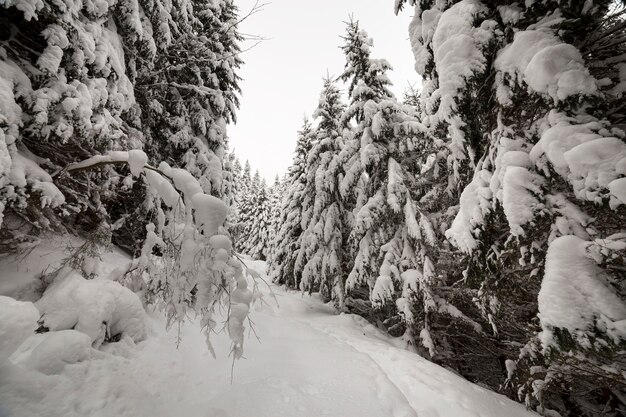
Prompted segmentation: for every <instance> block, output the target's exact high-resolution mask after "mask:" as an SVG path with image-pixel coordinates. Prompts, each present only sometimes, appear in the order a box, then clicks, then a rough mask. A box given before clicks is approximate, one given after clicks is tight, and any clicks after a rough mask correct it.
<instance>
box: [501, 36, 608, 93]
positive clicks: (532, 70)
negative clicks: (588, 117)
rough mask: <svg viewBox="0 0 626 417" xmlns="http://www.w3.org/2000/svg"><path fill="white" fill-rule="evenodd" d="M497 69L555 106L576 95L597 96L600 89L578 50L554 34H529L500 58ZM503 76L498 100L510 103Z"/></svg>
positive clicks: (511, 46)
mask: <svg viewBox="0 0 626 417" xmlns="http://www.w3.org/2000/svg"><path fill="white" fill-rule="evenodd" d="M495 68H496V69H497V70H498V71H500V72H501V73H503V74H507V75H508V76H510V77H511V79H512V80H513V81H514V82H517V83H521V82H524V83H526V85H528V87H529V89H531V90H532V91H535V92H538V93H541V94H546V95H548V96H550V97H551V98H552V99H553V100H554V101H555V102H558V101H563V100H565V99H567V98H568V97H571V96H573V95H578V94H581V95H593V94H595V93H596V92H597V90H598V87H597V85H596V81H595V79H594V78H593V77H592V76H591V75H590V74H589V70H588V69H587V68H586V67H585V63H584V60H583V58H582V55H581V54H580V52H579V51H578V49H576V47H575V46H573V45H570V44H567V43H563V42H562V41H561V40H560V39H559V38H558V37H557V36H556V35H554V34H553V33H552V31H551V30H549V29H548V30H526V31H520V32H517V33H516V34H515V37H514V39H513V42H512V43H511V44H509V45H507V46H506V47H505V48H504V49H503V50H502V51H501V52H500V53H499V55H498V57H497V59H496V61H495ZM502 80H503V78H502V75H499V79H498V81H499V83H500V85H499V86H498V94H497V97H498V100H499V101H500V103H502V104H509V103H510V91H508V89H507V87H505V86H504V85H503V84H502Z"/></svg>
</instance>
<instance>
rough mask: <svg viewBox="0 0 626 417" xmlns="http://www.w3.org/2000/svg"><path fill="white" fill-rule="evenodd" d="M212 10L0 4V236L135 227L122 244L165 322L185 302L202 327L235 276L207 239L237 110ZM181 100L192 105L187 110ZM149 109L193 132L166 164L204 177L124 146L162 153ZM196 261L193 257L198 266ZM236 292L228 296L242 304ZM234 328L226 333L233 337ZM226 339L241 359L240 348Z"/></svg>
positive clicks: (229, 29)
mask: <svg viewBox="0 0 626 417" xmlns="http://www.w3.org/2000/svg"><path fill="white" fill-rule="evenodd" d="M209 7H210V8H211V10H208V9H206V10H205V8H204V3H201V2H198V3H197V4H196V3H194V2H187V1H184V2H176V3H175V4H172V3H171V2H161V1H158V0H157V1H146V2H139V3H137V2H134V1H129V2H123V3H111V4H108V3H102V2H92V1H84V2H70V1H60V2H52V3H50V2H31V1H22V0H18V1H12V2H5V3H3V5H2V6H1V7H0V95H1V96H2V98H3V99H2V100H1V101H2V103H0V128H1V129H0V131H1V133H0V154H1V155H2V156H1V160H2V163H1V164H0V166H1V167H2V168H1V170H0V183H1V184H2V187H1V190H0V206H1V207H0V209H1V210H2V211H4V214H8V217H6V218H7V219H8V218H9V217H10V218H11V219H10V221H4V222H3V223H2V228H1V231H0V233H2V239H3V241H4V242H5V243H6V242H8V243H9V244H12V243H15V242H16V240H18V241H19V239H22V237H26V238H27V239H32V238H33V237H34V236H35V235H37V234H38V233H40V232H41V231H44V230H46V229H53V228H55V229H57V230H61V231H70V232H75V233H79V234H83V235H84V234H91V235H92V236H94V235H96V237H97V238H98V241H97V242H95V243H96V244H107V243H110V241H111V237H112V235H113V239H115V236H116V233H118V231H119V230H121V229H120V226H122V227H123V228H124V229H125V230H127V229H129V228H134V229H136V230H139V229H142V232H141V233H138V234H136V235H134V234H132V233H130V234H128V235H125V237H124V238H123V239H124V240H125V241H126V242H130V245H129V246H127V248H128V249H130V251H131V252H133V251H134V250H135V249H136V248H137V246H138V247H139V248H140V250H139V251H138V252H139V253H138V255H139V256H138V258H136V259H135V260H134V262H133V265H134V269H133V272H132V274H139V275H140V276H139V279H138V280H136V281H138V282H139V281H140V282H141V284H142V285H143V286H144V287H145V286H147V290H148V291H147V292H148V294H149V296H151V297H153V298H154V296H158V298H159V299H160V300H161V301H163V302H164V303H165V305H166V307H167V313H168V317H169V318H170V319H172V320H182V319H184V317H185V310H186V309H187V308H189V307H190V306H191V307H193V306H197V308H198V310H199V311H200V312H202V313H203V314H202V315H203V317H204V318H205V324H206V325H207V329H208V330H211V329H212V324H213V323H211V321H210V315H207V314H204V311H205V310H207V311H208V310H211V309H212V308H213V307H214V305H213V304H214V302H213V301H214V300H216V299H217V298H219V296H216V294H218V293H219V289H217V290H216V288H215V285H214V283H215V282H217V281H220V280H221V281H220V282H222V281H224V280H226V281H233V280H235V281H236V280H239V278H238V277H241V274H240V273H238V272H237V270H236V269H237V266H236V265H235V264H233V265H231V259H230V254H229V247H228V243H227V241H228V238H227V237H226V236H223V233H224V231H223V230H220V231H219V232H220V237H218V238H217V239H216V241H215V242H213V241H212V239H213V237H215V236H212V235H213V234H214V230H216V227H213V226H211V227H210V228H207V227H208V226H206V225H207V224H208V223H209V222H212V223H211V224H221V223H222V222H221V221H220V220H219V219H220V217H221V216H222V214H223V213H222V212H223V210H222V208H223V207H222V205H219V204H217V203H215V204H213V202H212V200H211V199H210V198H209V197H211V196H210V195H209V194H208V192H212V193H215V194H217V195H221V194H222V190H221V183H222V180H221V177H222V175H221V169H222V168H221V158H222V154H221V149H223V147H224V145H225V142H224V140H225V136H224V135H225V132H224V130H223V127H224V126H225V123H226V121H227V120H228V119H229V118H231V117H232V116H233V113H232V112H233V111H234V108H235V105H236V99H235V98H234V94H235V93H236V91H237V86H236V76H235V75H234V73H233V70H234V69H236V67H237V65H238V64H237V62H238V58H237V52H238V47H237V45H236V40H237V36H238V35H237V31H236V30H237V29H236V24H235V23H236V18H235V16H234V12H235V9H234V6H233V4H232V3H231V2H229V1H215V2H211V3H210V4H209ZM178 39H185V42H186V43H185V44H186V45H187V47H188V48H191V49H193V50H194V51H195V52H194V57H196V58H197V59H198V60H204V59H205V58H206V59H209V58H210V59H212V60H214V62H215V65H214V66H212V65H210V64H209V63H208V61H203V63H202V65H194V63H193V62H191V61H194V60H195V59H196V58H194V57H192V56H191V54H190V53H188V52H186V51H185V50H183V49H182V48H183V44H181V43H178V44H177V43H176V42H177V40H178ZM170 47H171V49H170ZM183 64H184V67H185V68H184V69H183V68H182V67H181V65H183ZM185 69H187V70H191V71H192V72H193V75H192V74H190V73H189V72H187V71H186V70H185ZM146 77H148V78H146ZM150 77H155V78H150ZM150 83H151V84H154V85H152V86H150V88H149V86H148V85H147V84H150ZM165 84H167V86H166V85H165ZM170 87H171V88H170ZM168 88H169V90H168ZM172 89H177V90H179V91H178V92H172ZM140 90H141V91H140ZM148 90H149V91H148ZM163 90H167V91H168V93H167V95H165V94H163V95H160V96H159V100H161V101H162V102H159V101H155V100H152V101H150V100H148V98H146V94H148V93H149V94H154V95H159V94H161V93H159V91H163ZM142 91H143V92H142ZM188 91H192V92H193V94H191V95H187V94H186V93H185V92H188ZM146 92H147V93H146ZM150 97H154V96H150ZM185 99H188V100H187V101H185V103H184V104H185V105H189V106H192V107H193V108H186V107H185V105H183V100H185ZM176 103H177V104H176ZM155 108H157V110H155ZM158 109H166V111H168V112H171V114H170V115H171V116H172V119H168V120H167V121H166V122H168V123H169V122H171V123H169V124H167V126H164V125H162V127H164V129H165V128H167V129H169V131H168V135H171V137H176V135H177V134H179V133H180V135H181V136H182V137H184V138H190V137H191V136H193V137H194V141H193V143H192V142H188V143H186V144H185V146H187V148H186V153H185V155H186V157H185V158H183V159H182V160H181V161H175V162H176V163H181V164H186V166H188V168H189V169H190V170H195V172H196V173H199V172H200V171H198V170H197V169H196V168H198V167H204V168H211V170H210V172H209V171H207V170H202V172H201V174H202V175H203V176H202V177H201V178H200V180H201V181H202V184H200V183H198V181H196V180H194V179H193V176H192V175H191V174H189V172H188V171H186V170H181V169H178V168H171V167H170V166H169V165H168V164H167V163H165V164H163V165H160V166H159V168H155V169H156V170H157V171H158V175H160V176H159V177H154V175H157V174H155V173H156V171H155V169H152V168H149V167H147V165H146V164H147V161H148V156H147V155H146V153H144V152H143V151H139V150H133V151H130V152H124V151H122V150H124V149H130V148H142V147H143V148H144V149H146V151H147V152H149V153H150V154H151V155H156V154H158V153H159V152H160V151H159V149H161V150H162V149H163V147H162V146H161V145H162V143H156V141H157V140H159V139H166V138H165V137H164V136H163V137H156V136H154V135H153V134H152V133H153V130H154V129H156V128H155V125H153V124H152V123H153V122H154V123H157V124H158V123H159V120H158V118H154V119H153V118H151V117H150V114H151V113H150V112H152V111H157V113H158ZM168 139H169V138H168ZM199 144H202V145H199ZM179 150H180V149H179ZM98 154H100V155H98ZM92 155H97V156H94V157H93V158H95V159H88V161H90V162H86V163H85V164H80V163H79V164H71V163H72V162H75V161H80V160H84V159H85V158H87V157H90V156H92ZM172 155H173V153H172ZM196 156H197V158H196ZM92 162H93V163H94V165H93V166H91V163H92ZM87 168H89V169H87ZM91 168H94V169H91ZM95 168H97V169H95ZM53 172H54V175H51V173H53ZM153 174H154V175H153ZM205 174H206V175H205ZM151 181H152V182H151ZM164 181H165V182H169V183H170V184H169V186H167V185H166V184H165V183H164ZM203 187H204V188H203ZM204 190H206V193H205V192H204ZM218 201H219V200H218ZM168 204H169V205H168ZM209 206H211V209H210V210H209V209H208V207H209ZM5 208H6V210H5ZM51 209H54V210H51ZM214 209H215V210H214ZM14 219H18V220H20V222H21V221H22V220H26V221H27V223H26V224H27V226H24V224H23V222H22V223H20V222H16V221H13V220H14ZM130 220H132V221H134V222H135V223H134V224H133V225H132V226H129V221H130ZM205 226H206V227H205ZM146 236H147V240H145V242H144V238H145V237H146ZM115 243H118V244H120V242H119V241H117V242H115ZM142 243H143V247H142ZM157 244H158V246H159V249H158V250H155V251H154V253H153V251H152V249H153V247H154V246H155V245H157ZM135 245H137V246H135ZM2 250H4V247H3V249H2ZM157 254H158V255H157ZM96 255H97V254H96ZM199 257H204V261H203V262H202V265H200V263H199V262H195V261H196V260H197V258H199ZM81 259H83V258H82V257H81ZM85 259H86V258H85ZM92 263H93V262H92ZM151 265H152V266H151ZM155 265H158V267H156V266H155ZM72 266H75V267H76V269H78V270H80V271H79V272H82V273H83V275H84V277H91V276H92V275H97V274H96V273H90V272H89V271H88V270H87V269H88V268H87V267H86V265H72ZM233 268H234V269H233ZM148 271H150V273H148ZM199 271H201V272H202V274H199ZM92 272H93V271H92ZM132 274H129V275H127V277H128V278H129V279H130V275H132ZM69 276H70V275H67V274H60V273H57V274H53V276H51V277H50V278H51V279H54V281H53V282H52V287H56V286H57V284H59V285H65V284H64V283H65V279H66V278H67V279H68V280H69V279H70V278H68V277H69ZM200 276H204V277H206V278H207V279H206V280H201V279H199V277H200ZM227 276H228V277H230V278H227ZM81 279H82V277H81ZM145 281H147V282H145ZM233 285H237V286H239V288H242V286H243V285H244V284H240V283H237V284H233ZM140 286H141V285H140ZM52 287H51V288H52ZM203 291H204V292H203ZM194 293H195V294H196V296H195V299H194ZM202 297H204V298H202ZM216 297H217V298H216ZM244 298H245V297H244ZM194 300H195V301H194ZM238 300H239V301H236V300H235V299H233V300H232V301H233V302H243V301H245V300H243V299H238ZM68 302H69V300H68ZM244 304H245V303H244ZM235 310H238V311H239V312H241V311H243V307H242V308H239V307H236V308H235V309H234V310H233V311H235ZM239 316H240V318H241V320H239V319H237V320H235V321H233V323H236V322H239V321H241V323H242V320H243V318H244V316H245V315H241V314H240V315H239ZM100 324H101V322H100V323H98V325H100ZM234 325H235V324H234ZM239 330H241V329H239V328H237V329H236V328H235V327H233V332H232V334H231V336H232V335H235V334H237V335H238V334H239ZM241 331H243V330H241ZM233 337H234V336H233ZM238 337H239V336H237V340H239V339H238ZM241 337H243V333H241ZM233 341H234V342H235V351H236V352H235V354H236V356H237V355H240V347H241V343H240V342H238V341H235V339H233Z"/></svg>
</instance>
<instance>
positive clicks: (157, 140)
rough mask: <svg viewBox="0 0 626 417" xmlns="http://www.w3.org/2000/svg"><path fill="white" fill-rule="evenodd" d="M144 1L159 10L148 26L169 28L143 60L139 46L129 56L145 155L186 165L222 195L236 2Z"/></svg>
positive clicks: (233, 100) (231, 110)
mask: <svg viewBox="0 0 626 417" xmlns="http://www.w3.org/2000/svg"><path fill="white" fill-rule="evenodd" d="M147 3H148V2H147ZM142 7H144V8H147V9H148V10H151V9H152V8H154V9H158V10H159V11H158V12H157V10H155V11H154V15H153V20H152V22H151V23H152V26H153V27H158V28H159V29H158V30H163V28H167V30H166V31H165V32H166V33H161V34H160V36H159V37H158V41H157V43H156V53H155V55H154V57H153V58H152V59H151V60H150V61H149V62H148V63H145V62H144V61H143V60H144V59H145V58H144V56H145V54H141V52H142V51H141V50H140V51H138V55H137V58H134V57H129V61H130V62H129V66H130V67H131V68H136V78H135V90H136V91H137V93H136V95H137V100H138V101H139V102H140V103H141V104H142V106H143V107H144V108H145V109H146V110H147V111H144V112H142V128H143V131H144V133H145V135H146V139H147V140H146V143H147V144H149V146H147V147H146V151H147V153H148V155H149V157H150V158H151V159H154V160H163V161H165V162H167V163H168V164H170V165H171V166H174V167H181V168H185V169H187V170H188V171H189V172H190V173H191V174H192V175H194V176H195V177H196V178H199V179H200V183H201V184H202V188H203V190H205V191H206V192H208V193H211V194H213V195H216V196H221V195H222V193H223V189H222V188H223V185H222V175H221V173H222V159H223V158H224V152H225V149H226V124H227V123H228V122H230V121H232V120H234V117H235V109H236V106H237V104H238V100H237V97H236V93H237V92H238V91H239V87H238V85H237V82H238V77H237V75H236V74H235V71H236V69H237V68H238V67H239V65H240V64H241V60H240V58H239V56H238V53H239V46H238V41H239V40H240V35H239V34H238V32H237V29H236V27H237V25H236V7H235V5H234V3H233V2H232V1H231V0H219V1H211V2H205V1H197V0H186V1H181V2H180V4H172V3H169V2H168V3H166V2H163V4H160V2H159V1H157V2H149V4H145V5H142Z"/></svg>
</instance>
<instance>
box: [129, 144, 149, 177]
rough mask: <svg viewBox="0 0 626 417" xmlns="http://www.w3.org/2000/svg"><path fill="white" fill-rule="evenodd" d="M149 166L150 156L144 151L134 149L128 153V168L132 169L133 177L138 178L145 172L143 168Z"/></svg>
mask: <svg viewBox="0 0 626 417" xmlns="http://www.w3.org/2000/svg"><path fill="white" fill-rule="evenodd" d="M147 164H148V155H146V153H145V152H144V151H142V150H139V149H133V150H131V151H128V166H129V167H130V173H131V174H133V176H135V177H138V176H139V174H141V172H142V171H143V167H145V166H146V165H147Z"/></svg>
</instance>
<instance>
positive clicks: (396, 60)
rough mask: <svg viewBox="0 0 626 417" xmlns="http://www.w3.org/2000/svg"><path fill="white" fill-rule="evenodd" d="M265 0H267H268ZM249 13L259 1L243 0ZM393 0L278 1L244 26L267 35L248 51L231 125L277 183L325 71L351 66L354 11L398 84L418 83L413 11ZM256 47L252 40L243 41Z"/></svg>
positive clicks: (244, 156)
mask: <svg viewBox="0 0 626 417" xmlns="http://www.w3.org/2000/svg"><path fill="white" fill-rule="evenodd" d="M262 1H263V0H261V2H262ZM237 3H238V6H239V8H240V13H241V14H245V13H246V12H247V11H249V10H250V9H251V8H252V6H253V5H254V3H255V0H238V1H237ZM393 3H394V2H393V1H392V0H316V1H304V0H271V3H270V4H268V5H266V6H265V7H264V10H263V11H262V12H260V13H258V14H255V15H253V16H251V17H250V18H248V19H246V20H245V21H244V22H243V23H242V24H241V26H240V31H241V32H242V33H246V34H253V35H258V36H263V37H265V38H268V39H267V40H265V41H263V42H262V43H261V44H259V45H258V46H256V47H255V48H253V49H252V50H250V51H248V52H245V53H244V54H243V55H242V58H243V60H244V61H245V65H244V66H243V68H242V69H241V70H240V71H239V75H240V76H241V77H242V78H243V81H242V82H241V89H242V96H241V97H240V99H241V108H240V110H239V112H238V116H237V118H238V122H237V124H236V125H231V126H230V127H229V136H230V146H231V148H232V149H235V152H236V154H237V155H238V156H239V159H240V160H241V162H242V164H243V163H244V162H245V161H246V160H249V161H250V164H251V165H252V168H253V169H254V168H257V169H258V170H259V171H260V172H261V174H262V175H263V176H264V177H265V178H266V179H267V180H268V182H269V183H271V182H272V181H273V180H274V177H275V175H276V174H279V175H282V174H283V173H285V172H286V171H287V168H288V167H289V165H290V164H291V160H292V157H293V151H294V148H295V144H296V139H297V131H298V130H299V129H300V127H301V126H302V117H303V115H304V114H305V113H306V114H307V115H309V116H310V115H311V114H312V113H313V111H314V110H315V107H316V106H317V100H318V97H319V93H320V91H321V88H322V77H323V76H324V75H325V74H326V71H327V70H328V71H329V73H330V74H331V76H332V75H334V76H336V75H339V74H340V73H341V72H342V70H343V67H344V64H345V58H344V56H343V53H342V52H341V50H340V49H339V46H341V44H342V40H341V39H340V36H341V35H343V34H344V32H345V24H344V23H343V22H345V21H347V20H348V16H349V15H350V14H352V15H354V18H355V19H356V20H359V22H360V25H361V28H362V29H365V30H366V31H367V32H368V33H369V35H370V37H371V38H373V40H374V49H373V54H372V57H373V58H386V59H387V60H388V61H389V62H390V63H391V65H392V66H393V67H394V71H393V72H391V73H390V74H389V77H390V78H391V81H392V82H393V83H394V88H393V91H394V93H395V94H396V96H397V97H401V96H402V92H403V91H404V90H406V88H407V86H408V85H409V82H410V83H412V84H416V85H417V83H418V80H419V76H418V75H417V73H416V72H415V70H414V69H413V64H414V61H413V55H412V53H411V47H410V44H409V40H408V25H409V21H410V18H411V13H410V10H405V11H404V12H402V13H400V15H399V16H395V15H394V13H393ZM247 46H250V43H249V42H246V43H245V44H244V45H243V47H244V48H245V47H247Z"/></svg>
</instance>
